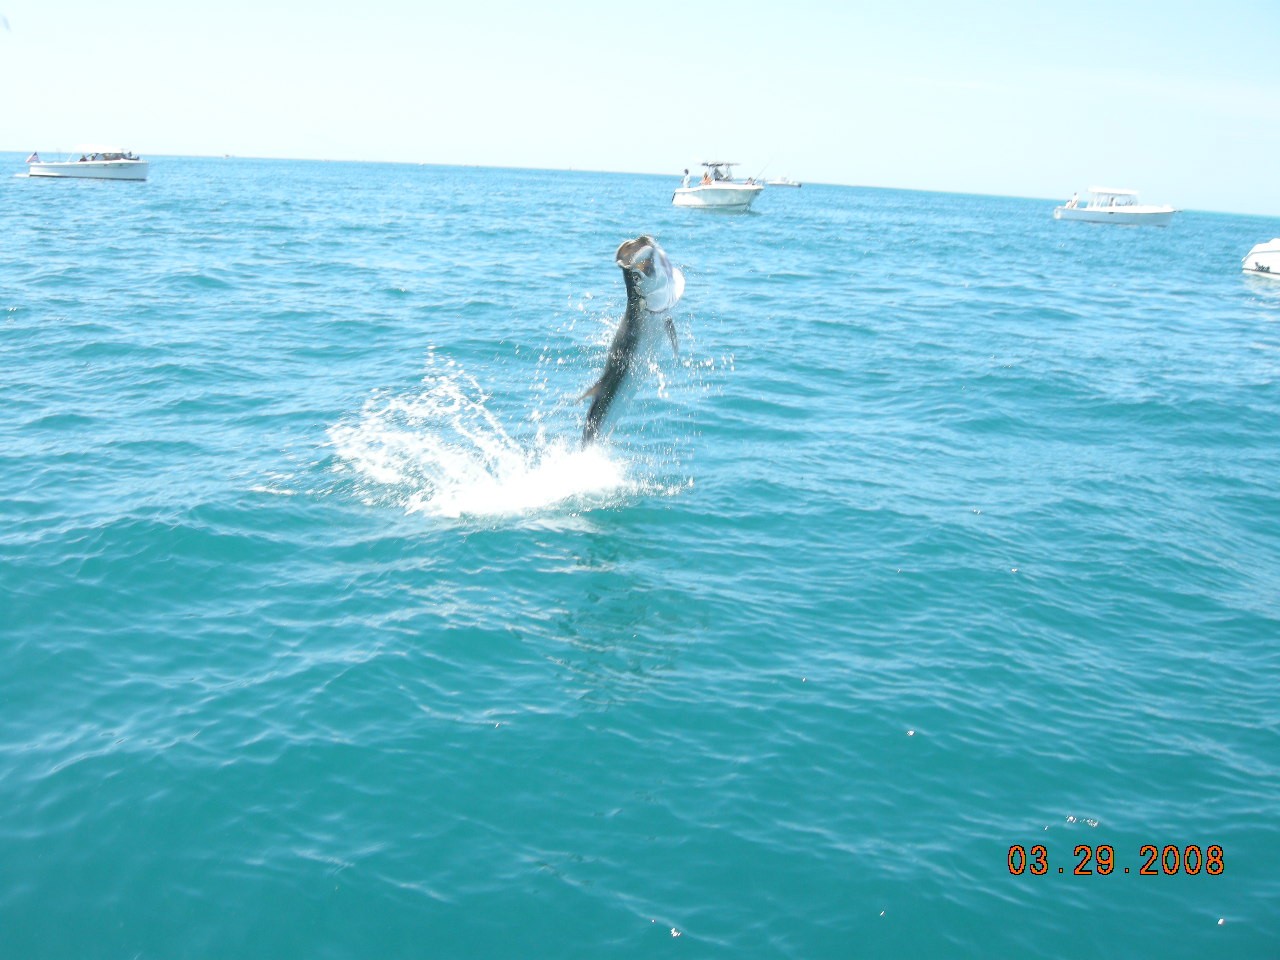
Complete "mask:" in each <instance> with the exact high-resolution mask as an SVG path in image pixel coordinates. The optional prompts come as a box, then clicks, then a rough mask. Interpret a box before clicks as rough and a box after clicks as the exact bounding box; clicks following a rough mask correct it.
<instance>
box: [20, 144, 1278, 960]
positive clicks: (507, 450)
mask: <svg viewBox="0 0 1280 960" xmlns="http://www.w3.org/2000/svg"><path fill="white" fill-rule="evenodd" d="M2 159H4V160H5V161H7V162H6V166H7V168H8V169H9V170H11V171H12V172H13V173H18V172H20V171H21V169H22V164H21V160H22V157H21V155H17V154H10V155H5V156H4V157H3V158H2ZM676 184H677V180H676V178H675V177H671V178H659V177H644V176H624V175H608V174H594V173H576V172H536V171H517V170H492V169H462V168H444V167H433V166H413V165H377V164H347V163H319V162H288V161H254V160H242V159H227V160H216V159H183V158H153V160H152V169H151V179H150V180H149V181H148V182H146V183H141V184H134V183H101V182H92V181H84V182H72V181H67V182H48V181H41V180H33V179H26V178H24V177H18V176H6V177H4V178H3V180H2V181H0V225H2V226H3V242H2V243H0V405H2V408H3V410H4V412H5V416H4V417H3V420H0V604H2V605H3V611H2V615H0V637H3V641H2V642H0V957H3V958H15V960H17V958H99V957H100V958H117V957H118V958H156V960H168V958H186V957H190V958H218V957H238V958H295V957H296V958H324V957H332V958H365V957H367V958H395V957H405V958H416V957H448V958H452V957H458V958H505V957H558V958H573V957H582V958H597V957H613V958H626V957H666V956H670V957H675V956H684V957H726V958H728V957H734V958H741V957H796V958H835V957H944V956H946V957H996V956H1001V957H1011V956H1018V957H1043V958H1050V957H1055V958H1056V957H1062V958H1068V957H1083V956H1161V957H1188V958H1190V957H1197V958H1199V957H1206V956H1221V957H1275V956H1280V868H1278V867H1280V644H1278V641H1280V506H1278V504H1277V491H1278V490H1280V282H1271V283H1270V284H1268V282H1267V281H1265V280H1261V279H1258V278H1252V277H1244V276H1242V275H1241V273H1240V258H1241V257H1242V256H1243V255H1244V253H1245V252H1246V251H1247V250H1248V249H1249V248H1250V247H1251V246H1252V245H1253V244H1255V243H1257V242H1259V241H1261V240H1266V239H1270V238H1271V237H1273V236H1280V220H1276V219H1265V218H1249V217H1240V216H1228V215H1220V214H1209V213H1199V212H1194V211H1188V212H1184V213H1182V214H1180V215H1179V216H1178V218H1177V219H1176V220H1175V222H1174V223H1173V225H1172V226H1170V227H1168V228H1167V229H1157V228H1138V229H1135V228H1114V227H1094V226H1089V225H1084V224H1064V223H1056V222H1054V221H1053V220H1052V219H1051V218H1050V212H1051V209H1052V206H1053V203H1054V201H1052V200H1047V201H1046V200H1025V199H1004V198H993V197H978V196H958V195H942V194H930V193H912V192H900V191H889V190H874V189H853V188H837V187H829V186H822V185H815V184H810V185H806V186H805V187H804V188H803V189H801V190H783V189H774V190H767V191H766V192H765V194H764V195H763V196H762V197H761V198H760V200H759V202H758V204H757V207H756V212H754V213H752V214H751V215H747V216H716V215H708V214H705V213H701V212H698V211H688V210H677V209H674V208H672V207H671V206H670V195H671V190H672V189H673V187H674V186H676ZM1078 186H1079V185H1073V184H1065V185H1064V192H1065V193H1066V194H1069V193H1070V190H1071V189H1072V188H1076V187H1078ZM1156 199H1163V198H1156ZM1170 199H1176V198H1170ZM645 232H648V233H652V234H653V235H655V236H656V237H657V238H658V239H659V241H660V242H661V243H662V245H663V246H664V248H665V249H666V250H667V252H668V254H669V255H670V257H671V259H672V261H673V262H674V263H676V264H678V265H680V266H681V267H682V269H683V270H684V271H685V273H686V276H687V279H688V286H687V290H686V293H685V298H684V300H683V301H682V302H681V303H680V305H679V306H678V307H677V309H676V311H675V321H676V326H677V329H678V331H679V334H680V340H681V353H680V357H679V359H676V358H674V357H673V356H671V355H670V354H669V353H666V354H661V353H660V354H656V355H655V357H654V360H653V364H652V368H651V369H650V370H649V371H648V374H647V376H646V377H645V378H644V379H643V382H641V383H640V384H638V385H637V388H636V391H635V394H634V396H633V397H631V398H630V399H629V400H628V401H627V402H626V403H625V405H624V406H623V407H622V408H621V409H620V410H619V411H618V416H617V418H616V419H615V421H614V423H615V427H616V428H615V430H614V432H613V435H612V438H611V441H610V442H609V443H608V444H607V445H604V446H601V447H599V448H595V449H591V450H587V451H582V450H580V449H579V447H578V442H577V438H578V436H579V435H580V432H581V428H582V420H583V415H584V412H585V404H582V403H579V402H578V400H577V398H578V396H579V395H580V394H581V393H582V391H583V390H584V389H585V388H586V387H587V386H588V385H589V384H590V383H591V382H592V381H593V380H594V379H595V377H596V376H597V375H598V373H599V370H600V369H601V367H602V365H603V360H604V353H605V348H606V346H607V343H608V341H609V338H610V336H611V334H612V331H613V327H614V325H616V323H617V321H618V319H619V317H620V316H621V313H622V309H623V304H624V295H623V289H622V278H621V273H620V271H619V270H618V269H617V267H616V266H614V263H613V252H614V250H615V248H616V247H617V245H618V244H619V243H620V242H621V241H622V240H624V239H627V238H630V237H633V236H636V235H637V234H640V233H645ZM1148 845H1150V846H1152V847H1154V848H1155V850H1156V853H1155V855H1154V856H1153V855H1152V854H1151V853H1150V852H1144V851H1143V848H1144V847H1145V846H1148ZM1019 846H1020V847H1021V848H1022V849H1023V850H1025V851H1026V862H1025V864H1024V863H1023V861H1022V860H1021V859H1020V858H1019V855H1018V852H1017V850H1016V848H1017V847H1019ZM1037 846H1038V847H1040V848H1043V849H1042V850H1039V851H1037V850H1036V847H1037ZM1211 847H1212V848H1215V849H1214V850H1213V851H1212V852H1211V850H1210V848H1211ZM1010 848H1015V850H1014V856H1013V861H1016V868H1017V869H1019V870H1020V871H1021V872H1020V873H1019V874H1016V875H1015V874H1014V873H1011V869H1010V863H1011V857H1010ZM1081 848H1084V850H1083V852H1078V851H1080V850H1081ZM1170 850H1172V852H1170ZM1219 850H1220V852H1218V851H1219ZM1082 860H1087V862H1086V863H1085V864H1084V866H1085V867H1087V868H1090V869H1093V870H1094V872H1093V873H1091V874H1089V875H1077V874H1076V873H1075V869H1076V865H1077V863H1080V862H1081V861H1082ZM1103 862H1109V863H1110V864H1111V865H1112V870H1111V872H1110V873H1109V874H1103V873H1100V872H1099V869H1101V866H1102V863H1103ZM1144 865H1147V866H1149V867H1150V868H1151V869H1152V870H1153V871H1154V873H1155V875H1144V874H1143V873H1142V872H1141V870H1142V868H1143V867H1144ZM1193 866H1194V867H1195V870H1194V871H1192V870H1191V868H1192V867H1193ZM1060 867H1061V868H1063V871H1062V873H1059V868H1060ZM1170 867H1172V868H1173V869H1169V868H1170ZM1033 870H1041V871H1042V875H1033ZM1125 871H1127V872H1125Z"/></svg>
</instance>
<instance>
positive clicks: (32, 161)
mask: <svg viewBox="0 0 1280 960" xmlns="http://www.w3.org/2000/svg"><path fill="white" fill-rule="evenodd" d="M77 154H78V155H79V159H78V160H76V159H67V160H41V159H40V155H39V154H38V153H33V154H31V156H29V157H27V175H28V176H32V177H88V178H92V179H95V180H145V179H147V161H145V160H143V159H142V158H141V157H138V156H135V155H134V154H133V153H132V152H131V151H127V150H120V149H118V148H116V147H83V148H81V149H78V150H75V151H74V152H73V153H72V157H75V156H76V155H77Z"/></svg>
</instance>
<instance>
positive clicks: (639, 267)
mask: <svg viewBox="0 0 1280 960" xmlns="http://www.w3.org/2000/svg"><path fill="white" fill-rule="evenodd" d="M614 256H615V259H616V260H617V262H618V266H619V267H621V268H622V273H623V276H624V277H625V278H626V281H627V293H628V295H633V294H634V295H636V296H638V297H640V299H642V300H643V301H644V305H645V309H647V310H648V311H649V312H650V313H666V312H667V311H668V310H670V309H671V308H672V307H674V306H675V305H676V304H677V303H678V302H679V300H680V297H681V296H683V295H684V274H683V273H681V272H680V271H679V270H678V269H676V268H675V267H673V266H672V265H671V261H670V260H668V259H667V254H666V252H665V251H664V250H663V249H662V248H661V247H660V246H658V241H657V240H655V239H653V237H650V236H642V237H636V238H635V239H634V240H627V241H626V242H625V243H623V244H622V245H621V246H620V247H618V252H617V253H616V254H615V255H614Z"/></svg>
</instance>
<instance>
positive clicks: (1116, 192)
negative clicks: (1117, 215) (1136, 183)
mask: <svg viewBox="0 0 1280 960" xmlns="http://www.w3.org/2000/svg"><path fill="white" fill-rule="evenodd" d="M1089 192H1090V193H1101V194H1104V195H1106V196H1108V197H1136V196H1137V195H1138V191H1137V190H1121V189H1119V188H1116V187H1090V188H1089Z"/></svg>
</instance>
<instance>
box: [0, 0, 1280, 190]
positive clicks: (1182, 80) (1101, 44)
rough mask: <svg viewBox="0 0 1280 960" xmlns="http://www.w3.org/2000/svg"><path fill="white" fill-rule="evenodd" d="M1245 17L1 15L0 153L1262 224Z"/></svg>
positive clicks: (494, 0) (38, 2) (1056, 10)
mask: <svg viewBox="0 0 1280 960" xmlns="http://www.w3.org/2000/svg"><path fill="white" fill-rule="evenodd" d="M1275 2H1276V0H1265V2H1264V4H1263V7H1261V8H1257V9H1263V8H1268V9H1272V10H1273V8H1272V4H1274V3H1275ZM1249 9H1250V8H1247V7H1224V6H1222V5H1220V4H1210V3H1208V2H1196V3H1189V2H1179V0H1162V2H1148V0H1133V2H1128V0H1115V2H1094V0H1082V2H1076V3H1035V2H1033V0H1022V2H1021V3H1016V4H1015V3H1012V2H1009V0H1000V2H991V0H972V2H969V3H966V4H955V3H949V2H948V3H943V2H936V0H914V2H902V0H897V2H880V0H875V2H858V0H842V2H830V3H829V2H817V0H789V2H770V3H767V4H766V3H752V2H727V3H724V4H721V5H720V6H719V7H717V6H716V5H714V4H709V3H692V2H685V3H675V2H668V0H648V2H645V0H629V2H626V3H607V2H603V0H590V2H555V0H547V2H542V3H536V2H530V0H521V2H512V0H458V2H455V3H452V4H449V5H444V4H438V3H426V4H423V3H420V2H407V0H365V2H363V3H358V4H357V3H336V2H328V0H308V2H306V3H303V2H273V0H252V2H249V0H228V2H222V3H217V4H202V5H199V6H197V5H195V4H188V3H183V2H182V0H56V2H52V0H0V13H2V14H3V15H4V16H5V17H6V18H7V20H8V23H9V29H8V30H7V31H6V30H5V29H4V28H3V26H0V83H2V84H3V87H2V88H0V89H3V97H2V98H0V149H5V150H16V151H22V152H24V153H25V152H27V151H29V150H33V149H39V150H41V151H44V152H46V153H50V154H51V153H56V152H57V151H59V150H70V149H71V148H72V147H73V146H74V145H75V144H77V143H81V142H90V141H93V142H110V143H118V144H120V145H121V146H124V147H126V148H129V149H133V150H135V151H138V152H139V153H143V154H149V155H152V156H154V155H157V154H179V155H214V156H221V155H222V154H228V153H229V154H233V155H236V156H256V157H323V158H330V159H351V160H393V161H411V162H427V163H444V164H479V165H484V166H517V167H547V168H557V169H566V168H574V169H580V170H610V171H632V172H642V173H670V174H671V175H672V176H673V177H675V176H676V175H677V174H678V173H679V172H680V170H681V168H683V167H684V166H687V165H691V164H693V163H694V162H696V161H697V160H699V159H704V158H705V159H712V157H711V155H712V154H715V155H716V158H721V157H723V158H725V159H729V160H738V161H741V162H742V164H743V167H742V168H741V169H740V170H739V173H740V174H742V175H747V174H753V173H759V172H765V173H768V174H789V175H791V176H792V177H795V178H797V179H801V180H810V181H817V182H826V183H841V184H856V185H866V186H884V187H905V188H911V189H920V190H948V191H960V192H972V193H991V194H1006V195H1012V196H1029V197H1046V198H1059V197H1066V196H1070V194H1071V193H1072V192H1073V191H1077V190H1083V189H1084V188H1085V187H1087V186H1089V185H1090V184H1095V183H1098V184H1104V185H1108V186H1116V187H1131V188H1134V189H1137V190H1139V191H1141V193H1142V196H1143V199H1145V200H1149V201H1151V202H1158V203H1172V204H1174V205H1175V206H1178V207H1181V208H1186V209H1200V210H1220V211H1229V212H1239V213H1253V214H1264V215H1268V216H1280V176H1277V174H1276V173H1275V170H1276V164H1277V161H1278V160H1280V18H1278V17H1276V16H1273V15H1266V16H1250V15H1249ZM159 173H160V171H159V170H158V169H157V170H156V171H155V174H154V175H159Z"/></svg>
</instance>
